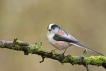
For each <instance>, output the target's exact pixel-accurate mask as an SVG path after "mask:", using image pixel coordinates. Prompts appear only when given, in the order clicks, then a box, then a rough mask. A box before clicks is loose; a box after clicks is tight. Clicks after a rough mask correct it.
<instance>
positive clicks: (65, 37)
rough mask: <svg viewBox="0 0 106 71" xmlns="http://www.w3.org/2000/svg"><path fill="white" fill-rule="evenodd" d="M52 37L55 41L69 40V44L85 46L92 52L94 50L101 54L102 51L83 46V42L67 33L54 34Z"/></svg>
mask: <svg viewBox="0 0 106 71" xmlns="http://www.w3.org/2000/svg"><path fill="white" fill-rule="evenodd" d="M53 39H54V40H56V41H65V42H69V43H70V44H73V45H75V46H79V47H81V48H86V49H88V50H90V51H92V52H96V53H97V54H99V55H102V56H103V54H102V53H99V52H97V51H95V50H93V49H91V48H88V47H86V46H84V45H83V44H81V43H79V42H78V41H77V40H76V39H75V38H74V37H73V36H71V35H69V34H68V35H59V34H55V35H54V37H53Z"/></svg>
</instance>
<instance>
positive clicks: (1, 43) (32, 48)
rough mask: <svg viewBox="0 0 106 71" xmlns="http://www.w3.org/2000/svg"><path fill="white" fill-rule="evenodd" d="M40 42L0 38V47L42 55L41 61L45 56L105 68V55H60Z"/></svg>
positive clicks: (73, 63) (74, 63) (63, 61)
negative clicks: (31, 43)
mask: <svg viewBox="0 0 106 71" xmlns="http://www.w3.org/2000/svg"><path fill="white" fill-rule="evenodd" d="M41 45H42V43H40V44H38V43H35V44H34V45H29V44H28V43H26V42H23V41H20V40H18V39H17V38H16V39H14V41H5V40H0V48H7V49H12V50H17V51H23V52H24V54H25V55H28V54H29V53H31V54H37V55H40V56H41V57H42V61H40V63H42V62H44V59H45V58H50V59H54V60H57V61H59V62H60V63H62V64H64V63H70V64H72V65H83V66H85V67H86V68H87V71H88V65H95V66H102V67H103V68H105V69H106V57H105V56H90V57H86V56H84V55H83V56H71V55H62V54H58V53H55V52H54V51H47V50H44V49H43V48H42V46H41Z"/></svg>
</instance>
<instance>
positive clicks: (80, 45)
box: [71, 42, 104, 56]
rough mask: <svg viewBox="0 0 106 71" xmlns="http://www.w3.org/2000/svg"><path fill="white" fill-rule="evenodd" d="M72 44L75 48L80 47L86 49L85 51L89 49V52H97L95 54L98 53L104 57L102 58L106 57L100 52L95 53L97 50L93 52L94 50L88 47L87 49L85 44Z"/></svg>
mask: <svg viewBox="0 0 106 71" xmlns="http://www.w3.org/2000/svg"><path fill="white" fill-rule="evenodd" d="M71 44H73V45H75V46H78V47H81V48H85V49H88V50H90V51H92V52H95V53H97V54H99V55H102V56H104V55H103V54H102V53H99V52H97V51H95V50H93V49H91V48H88V47H86V46H84V45H83V44H81V43H79V42H78V43H71Z"/></svg>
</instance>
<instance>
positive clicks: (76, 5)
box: [0, 0, 106, 71]
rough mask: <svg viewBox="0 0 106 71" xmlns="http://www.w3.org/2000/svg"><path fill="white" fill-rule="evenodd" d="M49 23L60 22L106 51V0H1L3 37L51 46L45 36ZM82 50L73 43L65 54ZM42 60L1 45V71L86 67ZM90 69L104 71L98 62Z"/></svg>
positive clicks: (86, 42)
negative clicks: (41, 61) (2, 47)
mask: <svg viewBox="0 0 106 71" xmlns="http://www.w3.org/2000/svg"><path fill="white" fill-rule="evenodd" d="M50 23H57V24H58V25H59V26H61V27H62V28H63V29H65V30H66V31H67V32H68V33H70V34H72V35H73V36H74V37H75V38H77V39H78V40H79V41H80V42H82V43H83V44H84V45H86V46H88V47H91V48H92V49H95V50H97V51H99V52H101V53H103V54H106V0H0V40H9V41H11V40H13V39H14V38H19V39H20V40H22V41H25V42H28V43H29V44H34V43H36V42H37V43H40V42H41V41H42V42H43V45H42V46H43V48H44V49H47V50H52V49H54V47H53V46H51V45H50V44H49V43H48V41H47V38H46V32H47V26H48V25H49V24H50ZM83 51H84V49H82V48H78V47H73V48H69V49H68V50H67V52H66V54H71V55H77V56H80V55H82V52H83ZM56 52H58V53H62V52H63V51H60V50H56ZM91 55H97V54H96V53H93V52H90V51H88V53H87V56H91ZM40 60H41V57H40V56H38V55H31V54H30V55H27V56H25V55H24V54H23V52H21V51H14V50H9V49H0V71H65V70H66V71H86V68H85V67H83V66H82V65H75V66H72V65H71V64H68V63H67V64H64V65H62V64H60V63H59V62H58V61H55V60H52V59H45V61H44V62H43V63H39V61H40ZM89 69H90V70H91V71H100V70H101V71H105V69H104V68H102V67H96V66H89Z"/></svg>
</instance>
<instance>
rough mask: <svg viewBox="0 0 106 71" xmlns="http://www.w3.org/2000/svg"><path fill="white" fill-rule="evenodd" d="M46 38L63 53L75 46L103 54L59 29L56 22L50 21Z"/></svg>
mask: <svg viewBox="0 0 106 71" xmlns="http://www.w3.org/2000/svg"><path fill="white" fill-rule="evenodd" d="M47 39H48V41H49V42H50V44H51V45H53V46H54V47H55V48H56V49H58V50H64V52H63V54H64V53H65V52H66V50H67V48H69V47H71V46H77V47H81V48H85V49H87V50H89V51H92V52H95V53H97V54H99V55H102V56H104V55H103V54H102V53H100V52H97V51H95V50H93V49H91V48H89V47H86V46H84V45H83V44H82V43H80V42H79V41H78V40H77V39H76V38H74V37H73V36H72V35H70V34H68V33H67V32H66V31H64V30H63V29H61V28H60V27H59V26H58V25H57V24H55V23H51V24H49V25H48V27H47Z"/></svg>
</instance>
